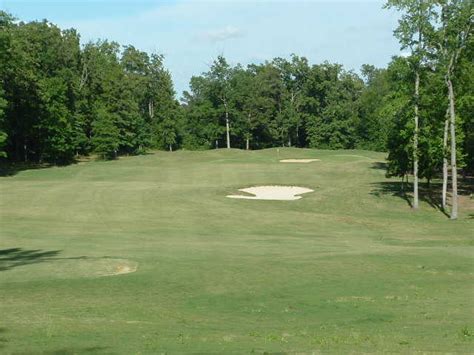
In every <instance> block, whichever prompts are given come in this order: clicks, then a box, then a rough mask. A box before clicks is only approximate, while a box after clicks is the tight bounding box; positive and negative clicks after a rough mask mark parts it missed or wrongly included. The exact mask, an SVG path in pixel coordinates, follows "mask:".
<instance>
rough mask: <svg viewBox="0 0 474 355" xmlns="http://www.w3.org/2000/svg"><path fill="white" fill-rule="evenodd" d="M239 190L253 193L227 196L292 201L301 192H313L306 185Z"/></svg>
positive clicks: (297, 198) (256, 187) (296, 198)
mask: <svg viewBox="0 0 474 355" xmlns="http://www.w3.org/2000/svg"><path fill="white" fill-rule="evenodd" d="M239 191H242V192H245V193H248V194H251V195H254V196H248V195H227V197H229V198H242V199H247V200H280V201H293V200H299V199H300V198H301V196H298V195H301V194H305V193H307V192H313V190H311V189H308V188H306V187H299V186H255V187H248V188H246V189H239Z"/></svg>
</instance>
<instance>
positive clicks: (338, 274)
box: [0, 149, 474, 354]
mask: <svg viewBox="0 0 474 355" xmlns="http://www.w3.org/2000/svg"><path fill="white" fill-rule="evenodd" d="M278 155H279V156H278ZM278 158H320V159H321V160H322V161H320V162H314V163H310V164H281V163H278ZM383 159H384V155H383V154H378V153H373V152H367V151H317V150H308V149H305V150H303V149H280V151H279V153H278V152H277V150H276V149H269V150H264V151H253V152H245V151H238V150H230V151H227V150H218V151H206V152H184V151H180V152H174V153H167V152H157V153H155V154H150V155H144V156H138V157H127V158H122V159H120V160H118V161H110V162H100V161H98V162H89V163H82V164H76V165H73V166H68V167H62V168H47V169H37V170H26V171H22V172H19V173H18V174H16V175H14V176H8V177H2V178H0V186H1V189H0V192H1V200H0V208H1V209H0V222H1V230H0V249H1V250H2V251H0V270H1V271H0V353H5V354H10V353H13V354H15V353H18V354H30V353H46V354H48V353H50V354H68V353H71V354H81V353H87V354H94V353H104V354H112V353H119V354H155V353H183V352H193V353H251V352H255V353H264V352H268V353H272V352H290V353H295V352H300V353H301V352H304V353H311V352H334V353H346V352H350V351H355V352H376V353H381V352H384V351H386V352H398V353H400V352H402V353H406V352H451V353H456V352H458V353H466V352H469V351H472V349H473V346H474V342H473V340H474V335H473V334H474V322H473V319H474V318H473V316H474V309H473V306H472V297H473V295H474V287H473V274H474V265H473V256H474V255H473V244H474V243H473V241H474V237H473V234H474V233H473V230H474V219H473V218H472V207H473V206H472V201H470V200H468V199H467V198H466V197H465V198H464V202H463V203H464V204H463V210H462V211H461V215H460V219H459V220H458V221H455V222H453V221H450V220H449V219H447V218H446V217H445V216H444V215H443V214H442V213H441V212H439V211H437V210H436V209H434V208H433V207H431V206H430V205H429V204H428V203H427V202H422V203H421V208H420V210H419V211H417V212H413V211H412V210H411V209H410V208H409V206H408V204H407V201H406V200H404V199H403V198H401V197H400V196H397V191H398V180H389V179H386V178H385V176H384V170H382V169H381V166H382V165H383ZM261 184H265V185H268V184H282V185H299V186H304V187H309V188H312V189H314V190H315V191H314V192H312V193H309V194H305V195H303V198H302V199H301V200H298V201H254V200H235V199H228V198H225V195H226V194H229V193H235V192H236V190H237V189H238V188H242V187H249V186H252V185H261ZM469 208H470V210H469ZM15 248H18V249H15ZM9 249H14V250H9ZM124 259H125V261H126V260H129V262H131V263H138V270H137V271H136V272H134V273H129V274H124V275H117V276H106V277H99V276H98V275H100V273H101V272H102V271H104V270H105V269H107V268H108V269H111V268H114V267H116V265H117V263H118V264H120V263H121V262H122V261H124ZM125 261H124V262H125Z"/></svg>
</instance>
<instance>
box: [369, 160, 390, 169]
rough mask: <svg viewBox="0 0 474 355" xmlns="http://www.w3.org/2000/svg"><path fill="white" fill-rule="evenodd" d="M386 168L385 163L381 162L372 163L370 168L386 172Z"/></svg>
mask: <svg viewBox="0 0 474 355" xmlns="http://www.w3.org/2000/svg"><path fill="white" fill-rule="evenodd" d="M387 166H388V164H387V163H384V162H382V161H377V162H375V163H372V166H371V167H370V168H371V169H377V170H384V171H387Z"/></svg>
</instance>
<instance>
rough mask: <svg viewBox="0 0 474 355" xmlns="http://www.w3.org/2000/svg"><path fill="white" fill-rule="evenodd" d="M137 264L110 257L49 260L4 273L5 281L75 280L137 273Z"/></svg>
mask: <svg viewBox="0 0 474 355" xmlns="http://www.w3.org/2000/svg"><path fill="white" fill-rule="evenodd" d="M137 269H138V263H137V262H136V261H133V260H129V259H122V258H112V257H72V258H60V257H58V258H55V257H53V258H49V259H47V260H44V261H43V262H41V263H37V264H27V265H23V266H18V267H16V268H14V269H11V270H8V272H4V273H3V274H2V277H3V278H5V280H7V281H29V280H39V279H43V280H44V279H75V278H91V277H92V278H94V277H105V276H116V275H124V274H129V273H132V272H135V271H137Z"/></svg>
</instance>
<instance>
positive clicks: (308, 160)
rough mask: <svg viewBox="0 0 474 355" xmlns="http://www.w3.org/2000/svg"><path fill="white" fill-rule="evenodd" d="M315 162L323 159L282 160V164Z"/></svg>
mask: <svg viewBox="0 0 474 355" xmlns="http://www.w3.org/2000/svg"><path fill="white" fill-rule="evenodd" d="M313 161H321V159H282V160H280V163H303V164H307V163H312V162H313Z"/></svg>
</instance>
